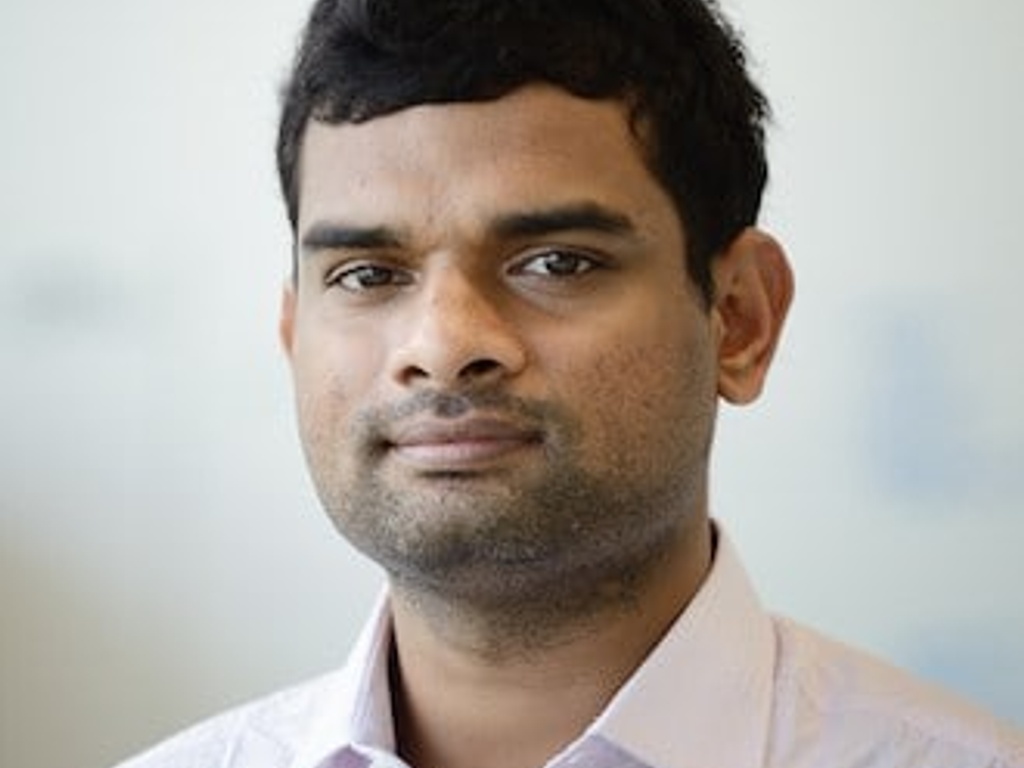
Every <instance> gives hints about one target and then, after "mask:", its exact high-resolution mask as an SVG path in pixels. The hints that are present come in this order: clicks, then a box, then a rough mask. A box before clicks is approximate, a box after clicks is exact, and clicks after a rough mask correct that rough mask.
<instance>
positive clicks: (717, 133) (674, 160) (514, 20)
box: [277, 0, 769, 300]
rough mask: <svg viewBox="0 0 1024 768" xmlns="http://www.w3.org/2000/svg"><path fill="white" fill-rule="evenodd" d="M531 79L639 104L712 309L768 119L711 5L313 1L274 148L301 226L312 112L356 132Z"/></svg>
mask: <svg viewBox="0 0 1024 768" xmlns="http://www.w3.org/2000/svg"><path fill="white" fill-rule="evenodd" d="M535 82H546V83H549V84H552V85H555V86H558V87H561V88H563V89H565V90H566V91H568V92H570V93H572V94H574V95H576V96H580V97H583V98H593V99H604V98H618V99H621V100H623V102H624V103H625V104H627V105H628V106H629V108H630V109H631V114H632V117H633V126H634V131H637V132H638V136H640V137H641V138H642V139H643V142H642V145H643V147H644V149H645V152H646V155H647V157H646V158H645V160H646V162H647V165H648V167H649V168H650V170H651V172H652V173H653V174H654V176H655V177H656V178H657V179H658V180H659V182H660V183H661V184H662V185H663V186H664V187H665V189H666V190H667V192H668V193H669V195H670V196H671V197H672V199H673V200H674V202H675V205H676V208H677V210H678V213H679V216H680V219H681V221H682V223H683V226H684V227H685V229H686V233H687V238H688V246H689V247H688V253H687V254H686V263H687V269H688V270H689V273H690V276H691V278H692V279H693V280H694V282H695V283H696V285H697V286H698V287H699V288H700V290H701V291H702V292H703V294H704V296H705V297H706V298H707V299H708V300H710V299H711V297H712V293H713V284H712V279H711V269H710V268H711V263H712V261H713V259H714V257H715V255H716V254H718V253H719V252H721V251H722V250H723V249H724V248H726V247H727V246H728V245H729V244H730V243H731V242H732V240H733V239H734V238H735V237H736V236H737V235H738V234H739V233H740V232H741V231H742V230H743V229H744V228H745V227H746V226H749V225H751V224H753V223H754V222H755V221H756V219H757V215H758V211H759V209H760V206H761V196H762V193H763V190H764V186H765V182H766V179H767V162H766V159H765V151H764V125H765V122H766V121H767V119H768V114H769V109H768V103H767V101H766V99H765V97H764V95H763V94H762V92H761V91H760V90H759V89H758V87H757V86H756V85H755V84H754V82H753V81H752V80H751V78H750V76H749V74H748V72H747V65H746V53H745V50H744V47H743V45H742V43H741V41H740V39H739V37H738V35H737V34H736V32H735V31H734V30H733V28H732V27H731V26H730V25H729V23H728V22H727V21H726V20H725V18H724V17H723V15H722V13H721V11H720V10H719V9H718V6H717V5H716V3H715V2H714V0H317V2H316V4H315V6H314V7H313V10H312V12H311V15H310V18H309V21H308V22H307V25H306V28H305V32H304V34H303V37H302V40H301V44H300V47H299V50H298V53H297V56H296V59H295V62H294V64H293V68H292V71H291V75H290V77H289V79H288V80H287V81H286V83H285V87H284V91H283V111H282V115H281V122H280V127H279V134H278V142H277V163H278V171H279V174H280V180H281V187H282V191H283V193H284V197H285V201H286V204H287V208H288V216H289V219H290V221H291V225H292V228H293V230H294V229H295V228H296V227H297V221H298V205H299V201H298V179H297V173H298V172H297V166H298V161H299V155H300V152H301V145H302V138H303V135H304V132H305V128H306V125H307V123H308V122H309V120H310V119H313V120H318V121H322V122H325V123H335V124H336V123H344V122H351V123H358V122H363V121H367V120H370V119H372V118H374V117H378V116H381V115H385V114H388V113H391V112H396V111H398V110H401V109H404V108H406V107H410V106H413V105H417V104H426V103H444V102H460V101H462V102H464V101H484V100H489V99H494V98H498V97H501V96H503V95H505V94H507V93H509V92H511V91H513V90H515V89H516V88H519V87H521V86H524V85H527V84H529V83H535Z"/></svg>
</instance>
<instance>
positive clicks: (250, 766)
mask: <svg viewBox="0 0 1024 768" xmlns="http://www.w3.org/2000/svg"><path fill="white" fill-rule="evenodd" d="M334 677H335V675H334V674H331V675H325V676H323V677H319V678H316V679H314V680H311V681H309V682H306V683H303V684H301V685H298V686H295V687H292V688H288V689H285V690H282V691H278V692H276V693H273V694H270V695H268V696H265V697H262V698H260V699H257V700H254V701H252V702H249V703H247V704H244V705H241V706H238V707H235V708H232V709H230V710H227V711H225V712H222V713H220V714H218V715H215V716H213V717H211V718H209V719H207V720H204V721H202V722H200V723H198V724H196V725H193V726H191V727H190V728H187V729H186V730H184V731H182V732H180V733H178V734H177V735H175V736H172V737H171V738H169V739H167V740H166V741H163V742H161V743H159V744H157V745H156V746H154V747H152V748H150V749H149V750H147V751H145V752H143V753H141V754H139V755H137V756H135V757H133V758H131V759H129V760H127V761H125V762H123V763H120V764H118V765H117V766H116V768H235V767H236V766H237V767H238V768H241V767H242V766H244V767H245V768H280V766H282V765H287V764H288V762H289V761H290V760H291V758H292V756H293V754H294V752H295V749H296V748H297V746H298V743H299V742H300V740H301V738H302V737H303V736H304V734H305V728H306V726H307V724H308V722H309V716H310V713H311V711H313V710H315V708H316V704H317V702H318V701H319V700H320V698H321V696H322V695H323V693H324V691H325V690H326V689H327V688H328V687H329V686H330V685H331V683H332V680H333V678H334Z"/></svg>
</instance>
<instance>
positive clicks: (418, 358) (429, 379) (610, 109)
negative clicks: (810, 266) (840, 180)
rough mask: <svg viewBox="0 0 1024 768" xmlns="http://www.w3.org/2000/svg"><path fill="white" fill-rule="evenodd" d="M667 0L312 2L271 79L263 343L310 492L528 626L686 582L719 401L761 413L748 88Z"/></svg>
mask: <svg viewBox="0 0 1024 768" xmlns="http://www.w3.org/2000/svg"><path fill="white" fill-rule="evenodd" d="M666 7H668V6H666ZM666 7H662V6H661V5H657V4H655V3H653V2H652V3H643V2H639V1H638V0H628V1H627V2H625V3H623V5H622V8H619V13H621V14H622V15H623V17H624V18H623V19H619V18H618V15H619V14H617V13H615V12H614V9H615V8H618V6H616V5H614V4H612V3H606V4H600V3H589V4H584V3H574V2H570V3H567V4H561V3H559V4H554V3H552V4H551V10H550V12H549V14H548V15H547V16H544V15H542V14H541V13H540V11H539V4H536V3H531V2H519V3H488V4H480V5H479V6H476V5H474V4H473V3H452V4H447V3H430V2H426V1H425V0H419V2H416V3H409V7H408V8H406V7H404V6H403V5H401V4H381V5H377V4H374V3H372V2H358V3H356V2H353V3H352V4H351V6H349V5H342V4H337V3H321V4H320V5H318V6H317V9H316V10H315V12H314V16H313V19H312V22H311V25H310V27H309V30H308V32H307V38H306V40H305V43H304V45H303V53H302V54H301V55H300V58H299V65H298V70H297V74H296V77H295V79H294V81H293V83H292V85H291V86H290V89H289V93H290V94H291V98H290V100H289V102H288V104H287V105H286V109H285V115H284V120H283V127H282V134H281V135H282V141H281V149H280V152H281V155H280V156H281V159H282V175H283V181H284V184H285V189H286V190H287V193H288V195H289V199H290V206H291V215H292V221H293V225H294V228H295V240H296V248H295V259H296V264H295V278H294V280H293V281H291V282H290V283H289V284H287V285H286V286H285V292H284V301H283V310H282V319H281V334H282V339H283V342H284V346H285V349H286V351H287V353H288V355H289V358H290V362H291V365H292V371H293V375H294V379H295V387H296V395H297V401H298V411H299V421H300V428H301V432H302V437H303V445H304V448H305V450H306V455H307V459H308V461H309V465H310V468H311V472H312V475H313V478H314V481H315V483H316V485H317V489H318V491H319V494H320V497H321V499H322V501H323V503H324V506H325V508H326V510H327V511H328V513H329V514H330V515H331V517H332V518H333V520H334V522H335V523H336V525H337V526H338V528H339V529H340V530H341V531H342V532H343V533H344V534H345V535H346V536H347V537H348V538H349V539H350V540H351V541H352V542H353V543H355V544H356V546H358V547H359V548H361V549H363V550H364V551H365V552H367V553H368V554H369V555H370V556H371V557H373V558H374V559H375V560H377V561H378V562H380V563H381V564H382V565H384V567H385V568H386V569H387V570H388V572H389V573H390V575H391V576H392V581H393V583H400V584H402V585H404V586H406V587H408V588H410V589H418V590H420V591H421V593H422V592H429V593H431V594H433V595H435V596H437V595H444V596H446V597H447V598H448V599H461V600H462V601H463V604H467V603H468V602H469V601H475V603H476V604H477V605H481V606H482V605H490V606H491V607H493V608H494V609H495V613H496V615H499V616H502V617H504V618H503V620H505V621H510V622H512V623H513V624H518V626H519V627H520V628H521V629H522V628H527V627H529V628H534V627H535V626H536V624H535V623H532V622H519V621H518V618H519V614H517V613H516V611H515V610H514V608H513V606H514V605H517V604H518V605H519V606H520V607H522V606H524V605H525V606H528V607H529V608H530V609H531V610H534V611H535V610H537V609H538V608H544V609H549V610H550V611H551V612H552V616H556V617H557V619H558V620H559V621H564V620H566V618H568V617H570V616H571V615H572V614H573V612H574V611H576V612H578V611H588V610H591V609H594V607H595V606H594V605H592V603H594V601H597V602H598V603H600V602H601V601H604V600H621V599H623V596H624V595H626V594H628V593H630V592H631V591H632V590H635V589H637V585H638V584H639V583H640V582H642V581H644V580H645V579H649V578H650V579H653V573H652V571H654V570H656V569H658V568H664V567H665V563H666V562H669V561H674V562H675V563H677V564H678V563H680V562H683V563H687V562H691V563H692V564H693V566H694V567H695V568H698V569H699V568H700V567H701V565H700V563H701V560H702V556H701V552H706V551H707V546H708V540H707V535H708V534H707V525H706V511H707V510H706V498H705V496H706V483H707V464H708V454H709V449H710V444H711V439H712V433H713V427H714V421H715V412H716V408H717V397H718V396H719V395H721V396H723V397H725V398H727V399H729V400H732V401H736V402H746V401H749V400H751V399H753V398H754V397H756V396H757V394H758V392H759V390H760V387H761V384H762V382H763V379H764V376H765V373H766V371H767V367H768V363H769V360H770V358H771V356H772V352H773V350H774V348H775V344H776V341H777V339H778V335H779V331H780V327H781V324H782V319H783V317H784V315H785V311H786V307H787V306H788V301H789V295H790V289H791V283H790V276H789V271H788V268H787V267H786V264H785V259H784V257H783V255H782V252H781V249H780V248H779V247H778V246H777V244H775V242H774V241H773V240H772V239H771V238H770V237H768V236H767V235H764V234H763V233H760V232H758V231H756V230H754V229H752V228H750V227H748V226H746V224H747V223H749V222H751V221H752V220H753V217H754V216H755V215H756V209H757V201H758V199H759V195H760V192H761V187H762V184H763V180H764V162H763V158H762V153H761V137H760V125H759V122H758V118H759V117H760V115H761V114H762V112H763V107H762V103H761V100H760V97H759V96H758V95H757V92H756V90H755V89H754V88H753V87H752V86H750V85H749V83H748V82H747V81H746V79H745V77H744V76H743V72H742V66H741V63H742V62H741V58H740V56H739V53H738V52H737V49H736V48H735V46H734V43H733V42H732V38H730V37H729V36H728V35H726V34H725V33H724V32H723V30H722V29H721V28H720V27H719V26H718V25H717V23H716V22H715V20H714V17H712V16H711V15H709V14H708V13H707V12H706V10H705V9H704V7H703V6H701V5H699V4H693V5H692V6H691V4H685V3H680V4H673V5H671V6H670V7H671V8H672V9H673V11H674V13H668V11H666ZM384 8H386V9H388V10H387V12H385V10H383V9H384ZM438 8H443V9H445V10H444V12H443V13H442V12H441V11H440V10H438ZM425 9H433V10H431V11H430V12H428V11H427V10H425ZM623 9H627V10H628V9H632V10H633V11H634V13H624V12H623ZM633 15H639V16H642V18H643V23H641V22H639V21H637V20H636V19H632V20H631V21H627V20H626V19H625V17H627V16H628V17H630V18H632V16H633ZM554 16H557V17H558V18H554ZM663 16H664V18H662V17H663ZM685 19H689V20H690V23H684V21H685ZM357 22H358V23H357ZM371 22H373V23H371ZM542 22H543V23H542ZM622 25H625V27H624V28H623V26H622ZM548 26H551V27H553V28H555V29H557V30H559V31H561V32H562V33H564V34H565V39H564V40H563V39H562V36H560V35H559V34H553V33H549V32H548V31H547V28H548ZM353 29H361V30H363V31H364V32H365V33H366V34H365V35H364V36H357V35H355V33H354V32H353V31H352V30H353ZM623 29H624V30H625V31H622V30H623ZM339 30H342V31H339ZM366 30H369V31H368V32H367V31H366ZM395 30H402V31H401V32H400V33H399V32H396V31H395ZM471 30H472V31H476V30H479V31H480V34H481V35H482V40H484V41H485V42H484V43H481V42H479V41H478V40H476V38H475V37H474V35H473V34H470V31H471ZM535 36H536V40H538V41H539V42H535ZM421 38H422V39H421ZM463 38H464V39H463ZM417 41H419V42H417ZM566 41H570V42H571V44H570V42H566ZM545 46H550V47H551V50H550V51H549V53H550V56H547V57H546V56H544V55H542V54H543V53H544V51H545V50H546V48H545ZM673 46H674V47H675V48H678V49H681V50H684V51H686V52H685V53H682V54H680V53H678V52H677V51H676V52H674V51H673V50H672V48H673ZM478 58H479V59H480V61H477V59H478ZM449 59H450V60H449ZM683 60H686V61H689V63H690V66H683V65H682V64H680V62H681V61H683ZM453 62H454V63H453ZM673 62H675V63H673ZM606 65H607V66H606ZM673 66H674V67H675V70H674V71H673V72H668V71H667V70H663V69H661V67H665V68H667V67H673ZM463 68H465V71H463ZM620 69H621V70H623V71H625V72H626V73H627V74H628V75H629V76H628V77H623V76H622V74H621V73H620V72H619V70H620ZM430 72H433V73H435V74H436V73H441V74H442V75H443V77H434V76H433V75H424V73H430ZM637 73H639V74H637ZM634 75H637V76H639V75H643V77H644V78H647V79H646V80H644V83H646V84H644V85H642V84H640V83H637V82H634V79H635V78H634ZM449 80H451V81H452V82H449ZM552 80H554V82H552ZM669 118H671V119H669ZM741 124H742V125H741ZM662 134H669V136H668V138H664V137H663V136H662ZM691 141H692V142H693V143H692V144H690V143H688V142H691ZM691 220H692V221H694V223H693V224H691V223H690V222H691ZM695 252H702V253H707V254H711V253H714V254H715V257H714V259H710V258H708V259H707V260H705V261H702V262H700V266H698V267H697V268H695V267H694V261H693V259H692V258H691V259H689V261H688V260H687V254H691V255H692V254H693V253H695ZM687 261H688V263H689V264H690V270H689V274H688V272H687V269H686V268H684V266H683V265H684V262H687ZM705 273H706V275H705ZM693 274H697V275H704V277H702V278H699V279H697V280H692V279H691V276H692V275H693ZM705 278H706V279H705ZM661 575H662V576H663V577H664V579H663V581H667V582H668V583H675V577H678V576H679V573H678V571H673V572H672V573H668V574H666V573H664V572H663V573H662V574H661ZM699 575H700V572H699V571H698V573H697V576H698V577H699ZM690 576H691V577H692V576H694V574H693V573H691V574H690ZM539 595H543V599H541V600H538V596H539ZM517 601H518V603H517ZM533 619H534V620H536V619H537V617H536V616H535V615H534V616H533Z"/></svg>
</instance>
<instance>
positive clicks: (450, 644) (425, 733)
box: [392, 521, 711, 768]
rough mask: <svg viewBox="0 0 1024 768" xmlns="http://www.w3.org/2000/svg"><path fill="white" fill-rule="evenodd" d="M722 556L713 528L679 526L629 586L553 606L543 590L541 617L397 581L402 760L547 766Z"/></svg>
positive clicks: (442, 766)
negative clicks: (714, 556) (715, 556)
mask: <svg viewBox="0 0 1024 768" xmlns="http://www.w3.org/2000/svg"><path fill="white" fill-rule="evenodd" d="M710 561H711V536H710V531H709V528H708V525H707V523H706V521H702V522H701V524H700V525H699V526H693V527H692V528H688V529H686V530H682V531H679V532H678V535H676V536H675V537H674V538H673V540H672V541H671V542H669V543H668V545H667V546H666V547H665V549H664V550H663V551H662V552H661V553H660V554H659V555H658V556H657V557H654V558H652V559H651V561H650V563H649V564H648V567H646V568H645V569H644V570H643V571H638V572H636V573H632V574H631V575H630V578H629V580H628V582H629V583H628V584H624V583H622V580H617V581H616V580H612V581H605V582H604V583H602V582H597V583H596V586H595V583H594V582H587V583H588V589H587V592H588V594H587V595H586V596H579V597H580V598H581V599H579V600H577V601H575V602H573V601H572V600H571V599H569V591H568V590H566V589H564V588H563V589H558V590H553V592H554V594H556V595H558V596H556V597H554V598H553V599H552V595H551V592H535V593H534V594H535V595H537V596H538V597H537V598H535V599H534V600H533V601H532V603H533V606H534V609H533V610H532V611H531V610H530V606H524V605H520V604H518V603H517V604H516V605H515V606H514V608H513V609H512V610H505V611H502V610H500V607H495V606H490V605H487V606H481V605H479V604H475V605H469V606H467V605H466V602H465V601H460V600H445V599H444V597H443V596H440V595H437V594H435V593H425V592H422V591H416V590H410V589H408V588H407V587H404V586H403V585H401V584H397V583H393V584H392V611H393V617H394V626H395V650H396V653H395V657H394V662H393V665H392V691H393V696H394V704H395V706H394V711H395V725H396V733H397V738H398V743H399V751H400V753H401V755H402V757H403V758H405V759H406V760H407V761H408V762H409V763H410V765H413V766H415V768H463V767H464V766H465V768H479V766H481V765H488V766H492V768H535V767H536V766H539V765H543V764H544V763H545V762H546V761H547V760H548V759H549V758H550V757H551V756H552V755H554V754H556V753H557V752H558V751H560V750H561V749H562V748H564V747H565V746H567V745H568V744H570V743H571V742H572V741H574V740H575V739H576V738H577V737H578V736H579V735H581V734H582V732H583V731H584V730H585V729H586V728H587V726H588V725H589V724H590V723H591V722H593V720H594V719H595V718H596V717H597V716H598V715H599V714H600V713H601V711H602V710H603V709H604V708H605V706H606V705H607V704H608V702H609V701H610V700H611V698H612V696H614V694H615V692H616V691H617V690H618V689H619V688H620V687H621V686H622V684H623V683H624V682H625V681H626V680H627V679H628V678H629V676H630V675H631V674H632V673H633V672H634V671H635V670H636V669H637V667H639V666H640V664H641V663H642V662H643V660H644V658H645V657H646V656H647V655H648V653H649V652H650V651H651V649H652V648H653V647H654V646H655V645H656V644H657V642H658V641H659V640H660V639H661V637H662V636H663V635H664V633H665V632H666V630H667V629H668V628H669V626H670V625H671V624H672V622H673V621H674V620H675V619H676V617H677V616H678V615H679V614H680V613H681V612H682V610H683V609H684V608H685V607H686V605H687V604H688V603H689V601H690V599H691V598H692V597H693V595H694V594H695V593H696V591H697V589H698V588H699V587H700V584H701V582H702V581H703V579H704V576H705V575H706V573H707V570H708V567H709V566H710ZM560 586H561V585H560ZM595 593H596V594H597V595H599V596H600V599H599V600H596V599H594V594H595ZM552 605H554V606H555V609H554V610H553V609H552ZM507 607H508V606H506V608H507ZM510 617H511V619H510Z"/></svg>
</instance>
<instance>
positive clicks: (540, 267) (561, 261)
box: [514, 248, 600, 277]
mask: <svg viewBox="0 0 1024 768" xmlns="http://www.w3.org/2000/svg"><path fill="white" fill-rule="evenodd" d="M599 266H600V263H599V262H598V261H597V260H596V259H595V258H593V257H592V256H588V255H587V254H585V253H580V252H579V251H571V250H564V249H557V248H552V249H550V250H547V251H542V252H541V253H537V254H534V255H533V256H530V257H529V258H527V259H524V260H523V261H521V262H520V263H519V265H518V266H517V267H516V268H515V270H514V271H515V272H516V273H518V274H524V275H536V276H539V277H574V276H577V275H583V274H586V273H587V272H590V271H592V270H594V269H597V268H598V267H599Z"/></svg>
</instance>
